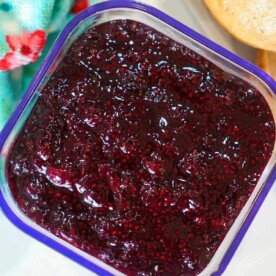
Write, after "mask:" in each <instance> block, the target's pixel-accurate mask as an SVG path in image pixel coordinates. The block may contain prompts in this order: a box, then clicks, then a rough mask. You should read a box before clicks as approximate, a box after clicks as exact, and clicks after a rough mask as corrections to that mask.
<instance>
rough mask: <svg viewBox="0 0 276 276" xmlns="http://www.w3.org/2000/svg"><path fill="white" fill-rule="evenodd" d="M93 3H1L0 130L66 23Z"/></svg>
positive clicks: (46, 0) (74, 0)
mask: <svg viewBox="0 0 276 276" xmlns="http://www.w3.org/2000/svg"><path fill="white" fill-rule="evenodd" d="M95 2H97V1H95V0H0V131H1V129H2V127H3V126H4V124H5V122H6V121H7V119H8V118H9V116H10V114H11V113H12V111H13V109H14V107H15V106H16V104H17V103H18V101H19V99H20V98H21V97H22V95H23V93H24V92H25V91H26V88H27V86H28V84H29V82H30V80H31V78H32V76H33V75H34V73H35V72H36V70H37V68H38V66H39V64H40V63H41V61H42V60H43V58H44V57H45V55H46V54H47V52H48V50H49V48H50V47H51V45H52V44H53V42H54V41H55V39H56V37H57V35H58V33H59V32H60V30H61V29H62V28H63V27H64V25H65V24H66V22H67V21H68V20H70V19H71V18H72V16H74V15H75V14H76V13H78V12H80V11H81V10H83V9H85V8H87V7H88V6H89V5H92V4H94V3H95Z"/></svg>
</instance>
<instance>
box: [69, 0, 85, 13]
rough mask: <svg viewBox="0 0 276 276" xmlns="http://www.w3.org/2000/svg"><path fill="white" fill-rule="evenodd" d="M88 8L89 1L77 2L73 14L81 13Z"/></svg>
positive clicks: (79, 0) (73, 7) (72, 9)
mask: <svg viewBox="0 0 276 276" xmlns="http://www.w3.org/2000/svg"><path fill="white" fill-rule="evenodd" d="M88 6H89V3H88V0H75V2H74V4H73V6H72V8H71V13H73V14H76V13H79V12H80V11H82V10H84V9H86V8H88Z"/></svg>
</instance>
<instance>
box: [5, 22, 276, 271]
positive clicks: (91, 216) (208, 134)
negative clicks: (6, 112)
mask: <svg viewBox="0 0 276 276" xmlns="http://www.w3.org/2000/svg"><path fill="white" fill-rule="evenodd" d="M274 142H275V125H274V121H273V117H272V114H271V111H270V109H269V107H268V104H267V103H266V101H265V99H264V98H263V96H262V95H261V94H260V92H259V91H257V90H256V89H255V88H254V87H252V86H250V85H249V84H248V83H247V82H245V81H243V80H241V79H239V78H238V77H235V76H233V75H231V74H229V73H227V72H225V71H223V70H222V69H219V68H218V67H217V66H215V65H214V64H212V63H211V62H210V61H208V60H206V59H205V58H203V57H202V56H200V55H199V54H197V53H195V52H194V51H192V50H191V49H189V48H187V47H185V46H183V45H181V44H179V43H177V42H175V41H173V40H172V39H170V38H168V37H167V36H166V35H164V34H161V33H159V32H158V31H156V30H154V29H152V28H151V27H148V26H146V25H144V24H142V23H138V22H135V21H131V20H116V21H112V22H107V23H103V24H101V25H99V26H96V27H93V28H91V29H89V30H88V31H86V32H85V33H84V34H83V35H81V36H80V37H79V38H78V39H77V40H76V41H75V42H74V43H73V45H72V46H71V48H70V49H69V51H68V53H67V54H66V55H65V57H64V58H63V60H62V61H61V63H60V64H59V65H58V67H57V68H56V70H55V71H54V73H53V74H52V76H51V77H50V79H49V81H48V82H47V83H46V85H45V86H44V88H43V90H42V92H41V95H40V97H39V99H38V100H37V103H36V104H35V107H34V108H33V110H32V112H31V115H30V117H29V119H28V120H27V122H26V124H25V126H24V127H23V129H22V131H21V133H20V135H19V137H18V138H17V141H16V143H15V145H14V147H13V150H12V152H11V154H10V157H9V163H8V164H9V166H8V178H9V185H10V188H11V192H12V194H13V197H14V199H15V200H16V202H17V204H18V206H19V207H20V208H21V209H22V211H23V212H24V213H25V214H26V215H27V216H28V217H29V218H31V219H32V220H33V221H35V222H36V223H37V224H39V225H40V226H42V227H43V228H45V229H47V230H48V231H50V232H51V233H53V234H54V235H56V236H58V237H59V238H61V239H63V240H66V241H67V242H69V243H71V244H73V245H74V246H76V247H78V248H80V249H81V250H83V251H85V252H87V253H89V254H91V255H93V256H95V257H97V258H99V259H100V260H102V261H104V262H106V263H107V264H109V265H111V266H113V267H115V268H116V269H118V270H119V271H121V272H123V273H125V274H127V275H197V274H199V273H200V272H201V271H202V270H203V269H204V268H205V267H206V266H207V264H208V263H209V262H210V260H211V258H212V257H213V255H214V253H215V252H216V250H217V249H218V247H219V245H220V243H221V242H222V240H223V239H224V237H225V235H226V233H227V232H228V230H229V229H230V227H231V225H232V224H233V222H234V221H235V219H236V217H237V216H238V214H239V213H240V211H241V209H242V208H243V206H244V204H245V203H246V201H247V200H248V198H249V196H250V195H251V193H252V191H253V190H254V188H255V186H256V184H257V182H258V180H259V178H260V176H261V174H262V172H263V170H264V167H265V166H266V164H267V162H268V160H269V159H270V156H271V154H272V150H273V145H274Z"/></svg>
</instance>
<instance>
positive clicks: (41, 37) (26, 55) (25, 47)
mask: <svg viewBox="0 0 276 276" xmlns="http://www.w3.org/2000/svg"><path fill="white" fill-rule="evenodd" d="M6 41H7V44H8V45H9V47H10V51H9V52H8V53H6V54H5V55H4V56H3V57H2V58H0V70H12V69H14V68H16V67H19V66H21V65H26V64H28V63H30V62H34V61H36V59H37V57H38V55H39V54H40V51H41V50H42V48H43V46H44V44H45V41H46V35H45V32H44V31H42V30H36V31H34V32H31V33H30V32H26V31H24V32H23V34H20V35H7V36H6Z"/></svg>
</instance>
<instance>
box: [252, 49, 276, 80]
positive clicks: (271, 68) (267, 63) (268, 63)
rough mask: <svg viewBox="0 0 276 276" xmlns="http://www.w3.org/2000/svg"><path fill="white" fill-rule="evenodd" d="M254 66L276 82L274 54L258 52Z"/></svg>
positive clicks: (275, 56)
mask: <svg viewBox="0 0 276 276" xmlns="http://www.w3.org/2000/svg"><path fill="white" fill-rule="evenodd" d="M256 64H257V66H259V67H260V68H262V69H263V70H264V71H265V72H266V73H268V74H269V75H270V76H271V77H272V78H273V79H274V80H276V52H269V51H264V50H258V52H257V61H256Z"/></svg>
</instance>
